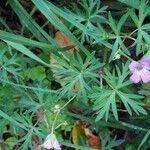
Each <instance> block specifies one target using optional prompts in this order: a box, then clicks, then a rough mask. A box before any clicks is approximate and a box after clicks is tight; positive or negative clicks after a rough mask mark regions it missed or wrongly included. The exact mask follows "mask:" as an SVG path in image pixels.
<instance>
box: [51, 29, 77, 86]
mask: <svg viewBox="0 0 150 150" xmlns="http://www.w3.org/2000/svg"><path fill="white" fill-rule="evenodd" d="M54 40H55V41H56V42H57V43H58V44H59V45H60V46H61V47H62V48H63V47H67V46H71V45H74V43H73V42H72V41H71V40H70V39H69V38H68V37H66V36H65V35H64V34H63V33H62V32H60V31H58V32H56V34H55V38H54ZM76 49H77V50H79V48H78V47H76ZM73 51H74V48H72V49H70V50H68V53H69V54H70V55H71V54H73ZM60 53H61V52H60ZM63 56H64V55H63ZM64 59H67V58H66V57H65V56H64ZM55 62H56V60H55V59H54V58H53V54H52V53H51V54H50V63H51V64H54V63H55ZM57 67H60V68H62V67H61V66H59V65H57ZM52 71H53V72H55V70H52ZM55 78H56V79H60V76H57V77H55ZM68 80H69V78H68ZM61 86H64V85H63V84H61Z"/></svg>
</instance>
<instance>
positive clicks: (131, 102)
mask: <svg viewBox="0 0 150 150" xmlns="http://www.w3.org/2000/svg"><path fill="white" fill-rule="evenodd" d="M116 72H117V75H115V73H114V72H113V73H112V74H111V73H110V72H109V71H108V70H105V75H104V76H103V78H104V79H105V80H106V82H107V84H108V85H106V86H104V87H103V88H101V87H95V93H94V94H91V96H90V97H91V98H92V99H94V106H93V109H94V110H96V111H97V116H96V121H98V120H100V119H102V118H105V120H106V121H107V120H108V118H109V112H110V111H112V113H113V115H114V117H115V119H116V120H118V112H117V104H118V103H123V104H124V106H125V108H126V110H127V112H128V113H129V114H130V115H132V112H133V111H134V112H135V113H136V114H137V115H139V114H140V113H141V114H147V113H146V111H145V110H144V109H143V108H142V106H143V105H144V104H143V103H141V102H139V101H136V99H141V98H143V97H142V96H141V95H137V94H133V93H130V91H129V90H128V89H127V86H128V85H129V84H130V81H125V79H126V77H127V75H128V74H129V72H128V63H126V64H125V65H122V72H121V70H120V69H119V68H118V67H116Z"/></svg>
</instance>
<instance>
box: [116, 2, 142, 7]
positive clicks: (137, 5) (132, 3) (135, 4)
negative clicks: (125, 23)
mask: <svg viewBox="0 0 150 150" xmlns="http://www.w3.org/2000/svg"><path fill="white" fill-rule="evenodd" d="M118 1H119V2H121V3H125V4H127V5H129V6H131V7H133V8H137V9H138V8H139V5H140V1H139V0H118Z"/></svg>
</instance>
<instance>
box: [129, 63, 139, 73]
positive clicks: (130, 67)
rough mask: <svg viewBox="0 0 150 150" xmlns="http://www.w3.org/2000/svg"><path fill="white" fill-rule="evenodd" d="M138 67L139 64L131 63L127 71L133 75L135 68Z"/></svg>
mask: <svg viewBox="0 0 150 150" xmlns="http://www.w3.org/2000/svg"><path fill="white" fill-rule="evenodd" d="M138 65H139V62H137V61H132V62H131V63H130V65H129V69H130V71H131V72H132V73H134V71H135V70H137V67H138Z"/></svg>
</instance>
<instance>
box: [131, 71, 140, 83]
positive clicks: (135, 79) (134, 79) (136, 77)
mask: <svg viewBox="0 0 150 150" xmlns="http://www.w3.org/2000/svg"><path fill="white" fill-rule="evenodd" d="M130 80H131V81H132V82H133V83H138V82H140V80H141V77H140V74H139V72H138V71H134V73H133V74H132V76H131V77H130Z"/></svg>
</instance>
